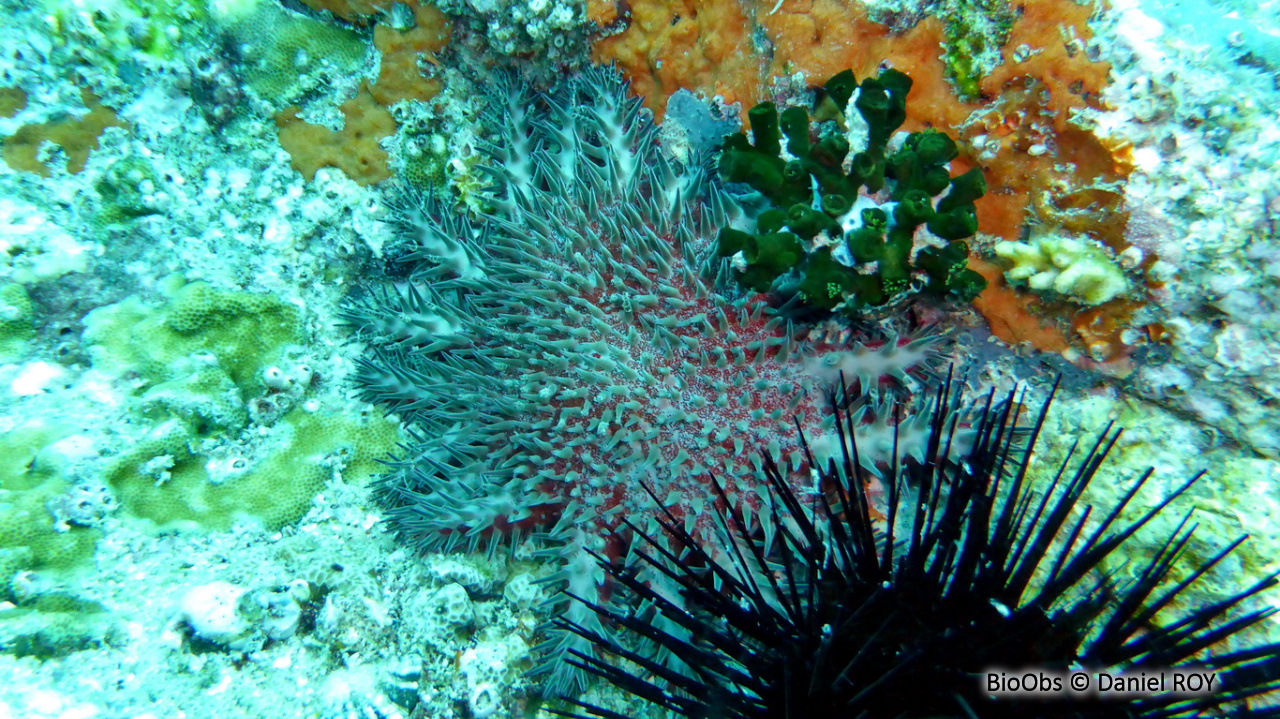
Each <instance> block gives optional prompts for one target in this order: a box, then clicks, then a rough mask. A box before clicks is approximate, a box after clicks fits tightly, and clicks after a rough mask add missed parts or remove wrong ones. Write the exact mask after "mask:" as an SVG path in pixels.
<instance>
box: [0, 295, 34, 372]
mask: <svg viewBox="0 0 1280 719" xmlns="http://www.w3.org/2000/svg"><path fill="white" fill-rule="evenodd" d="M32 311H33V306H32V304H31V298H30V297H28V296H27V291H26V289H25V288H23V286H22V285H19V284H8V285H4V286H0V361H6V360H11V359H14V358H15V357H17V356H18V355H20V354H22V351H23V350H24V349H25V348H26V346H27V340H29V339H31V337H32V336H34V335H35V324H34V321H33V318H32Z"/></svg>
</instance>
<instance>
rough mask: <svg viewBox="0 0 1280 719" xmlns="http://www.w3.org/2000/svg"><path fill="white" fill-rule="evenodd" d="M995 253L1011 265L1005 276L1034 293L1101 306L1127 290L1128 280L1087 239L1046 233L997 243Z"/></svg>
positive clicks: (1096, 244) (1104, 252)
mask: <svg viewBox="0 0 1280 719" xmlns="http://www.w3.org/2000/svg"><path fill="white" fill-rule="evenodd" d="M995 253H996V256H998V257H1001V258H1003V259H1005V260H1007V261H1009V262H1011V263H1012V264H1013V267H1012V268H1010V269H1009V270H1007V271H1005V273H1004V276H1005V279H1007V280H1009V281H1010V282H1013V283H1019V282H1026V284H1027V286H1028V287H1030V288H1031V289H1033V290H1036V291H1037V292H1047V291H1053V292H1057V293H1058V294H1060V295H1063V296H1065V297H1067V298H1069V299H1072V300H1075V301H1076V302H1079V303H1081V304H1086V305H1100V304H1102V303H1103V302H1107V301H1110V300H1112V299H1115V298H1116V297H1117V296H1119V295H1121V294H1123V293H1124V292H1126V291H1127V290H1128V289H1129V280H1128V279H1127V278H1126V277H1125V276H1124V271H1123V270H1121V269H1120V267H1119V266H1118V265H1117V264H1116V263H1115V261H1114V260H1113V259H1111V256H1110V255H1109V254H1108V252H1107V250H1106V249H1105V248H1103V247H1102V246H1101V245H1100V244H1098V243H1096V242H1093V241H1091V240H1086V239H1082V238H1080V239H1077V238H1070V237H1056V236H1045V237H1038V238H1034V239H1032V240H1031V241H1029V242H1007V241H1006V242H1000V243H997V244H996V246H995Z"/></svg>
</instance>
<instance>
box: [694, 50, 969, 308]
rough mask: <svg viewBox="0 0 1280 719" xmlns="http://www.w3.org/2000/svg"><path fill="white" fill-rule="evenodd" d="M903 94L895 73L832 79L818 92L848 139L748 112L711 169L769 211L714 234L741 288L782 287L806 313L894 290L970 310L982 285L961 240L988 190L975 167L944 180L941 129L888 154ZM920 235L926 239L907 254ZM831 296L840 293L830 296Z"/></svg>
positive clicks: (857, 303)
mask: <svg viewBox="0 0 1280 719" xmlns="http://www.w3.org/2000/svg"><path fill="white" fill-rule="evenodd" d="M910 90H911V79H910V78H909V77H907V76H906V75H904V74H903V73H901V72H898V71H896V70H885V71H883V72H882V73H880V75H879V76H877V77H874V78H866V79H864V80H863V81H862V82H861V83H858V82H857V81H856V79H855V78H854V76H853V73H852V72H849V71H845V72H842V73H840V74H838V75H836V76H834V77H832V78H831V79H830V80H828V81H827V83H826V85H825V87H824V88H823V91H824V93H825V97H826V98H827V99H829V100H830V101H831V102H834V103H835V104H836V105H837V106H838V107H842V108H846V110H845V117H846V120H847V124H848V125H849V126H850V128H846V129H850V130H851V131H850V132H849V134H848V136H846V134H845V132H844V131H839V132H835V131H833V128H832V126H831V123H825V124H820V125H819V126H818V127H817V136H816V137H815V136H814V134H813V130H814V128H813V127H811V121H810V117H809V115H808V113H807V112H806V111H805V110H804V109H803V108H800V107H789V108H786V109H785V110H783V111H782V112H781V114H779V112H778V109H777V107H776V106H775V105H774V104H773V103H769V102H766V103H761V104H759V105H757V106H756V107H754V108H752V109H751V111H750V112H748V114H747V117H748V120H749V122H750V124H751V136H750V139H748V136H747V134H745V133H738V134H736V135H733V136H731V137H729V138H727V139H726V140H725V143H724V145H723V147H722V151H721V154H720V172H721V175H722V176H723V177H724V178H725V180H727V181H728V182H732V183H743V184H746V185H749V186H751V188H752V189H754V190H756V191H757V192H759V193H760V194H762V195H764V196H765V198H767V199H768V200H769V201H770V203H772V205H773V207H772V208H770V209H767V210H765V211H763V212H761V213H760V214H759V215H758V216H757V217H756V218H755V219H756V227H755V232H754V233H752V232H744V231H742V230H740V229H734V228H725V229H724V230H722V231H721V234H720V238H719V241H720V247H719V251H720V254H721V256H724V257H731V258H733V266H734V269H735V271H736V276H737V278H738V280H739V281H740V282H741V283H742V284H743V285H745V286H747V287H749V288H751V289H753V290H755V291H757V292H766V291H769V290H777V289H780V287H781V286H782V285H788V284H789V285H790V287H791V288H792V289H795V290H798V291H799V292H800V293H801V295H802V296H803V297H804V298H805V299H806V300H807V301H808V302H809V303H810V304H812V305H813V306H815V307H819V308H821V309H826V310H836V309H843V310H846V311H851V312H857V311H860V310H864V309H867V308H871V307H876V306H879V305H883V304H885V303H886V302H889V301H890V300H892V299H894V298H895V297H898V296H900V295H903V294H904V293H912V292H923V293H926V294H929V295H933V296H936V297H949V298H953V299H958V300H961V301H970V300H972V299H973V298H974V297H976V296H977V294H978V293H979V292H981V291H982V289H983V288H984V287H985V284H986V283H985V281H984V280H983V279H982V277H981V276H980V275H978V274H977V273H976V272H973V271H971V270H969V269H968V268H967V266H966V264H967V261H968V245H967V244H966V243H964V242H963V241H962V240H964V239H966V238H969V237H972V236H973V235H974V234H975V233H976V232H977V229H978V220H977V210H976V208H975V207H974V204H973V203H974V201H975V200H977V199H978V198H980V197H982V195H983V194H984V193H985V192H986V182H985V181H984V179H983V176H982V172H981V170H978V169H976V168H975V169H972V170H969V171H968V172H966V173H964V174H962V175H959V176H957V177H954V178H953V177H951V173H950V171H949V170H948V168H947V163H949V162H951V161H952V160H954V159H955V158H956V157H957V156H958V155H959V149H958V148H957V147H956V144H955V142H954V141H953V140H952V139H951V138H950V137H948V136H947V135H946V134H944V133H941V132H937V131H934V130H927V131H924V132H915V133H911V134H910V135H908V136H907V137H906V139H905V141H903V142H902V143H901V145H900V146H899V147H898V148H897V149H896V150H893V151H892V152H890V139H891V138H892V137H893V135H894V133H895V132H896V131H897V129H898V128H899V127H900V126H901V125H902V123H903V122H904V121H905V120H906V97H907V93H908V92H909V91H910ZM854 113H856V114H857V115H858V116H860V117H861V120H862V123H863V124H865V128H864V129H865V133H864V134H865V137H859V133H858V132H855V131H852V129H853V128H852V126H853V125H855V124H856V123H857V118H855V117H854ZM784 139H785V142H786V155H785V156H784V155H783V154H782V143H783V140H784ZM862 140H865V147H864V148H862V149H860V150H859V151H858V152H856V153H855V154H854V155H853V156H852V157H848V155H849V152H850V148H851V142H853V143H861V142H862ZM846 158H848V168H849V169H848V170H847V171H846V170H845V162H846ZM939 195H941V198H940V199H939V198H938V196H939ZM922 228H924V229H927V230H928V232H929V233H930V234H932V235H933V238H932V239H930V238H925V241H926V246H924V247H922V248H919V249H918V250H917V247H916V244H917V235H918V234H919V232H920V230H921V229H922ZM824 237H825V239H823V238H824ZM937 245H941V246H937ZM748 247H754V248H756V251H754V252H747V251H746V249H747V248H748ZM760 248H766V249H763V250H761V249H760ZM783 248H785V250H784V249H783ZM913 254H914V255H915V258H914V259H913ZM855 264H857V265H860V267H854V266H853V265H855ZM871 264H874V265H875V267H874V268H871V267H867V266H868V265H871ZM780 283H781V285H780ZM831 288H839V292H838V293H837V294H836V295H833V294H832V292H831V291H830V290H831Z"/></svg>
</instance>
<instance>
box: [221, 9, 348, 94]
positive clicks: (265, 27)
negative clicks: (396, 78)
mask: <svg viewBox="0 0 1280 719" xmlns="http://www.w3.org/2000/svg"><path fill="white" fill-rule="evenodd" d="M211 9H212V13H213V16H214V19H215V22H216V23H217V24H218V25H219V26H220V27H221V28H223V29H224V31H225V32H226V34H227V36H228V38H229V39H230V40H233V41H234V42H235V44H236V48H237V50H238V51H239V52H240V60H241V64H240V68H239V69H240V70H241V72H242V73H243V75H244V77H245V80H246V81H247V82H248V85H249V87H251V88H253V90H254V91H255V92H257V93H258V95H259V96H260V97H261V98H262V99H264V100H266V101H268V102H271V103H274V104H279V105H284V104H287V103H290V102H293V101H295V100H296V99H298V97H299V96H300V95H301V94H302V93H304V92H306V91H307V90H309V89H311V88H312V87H315V86H317V85H319V84H322V83H323V82H324V80H325V78H328V79H330V80H333V79H336V78H340V77H348V76H350V75H352V74H353V73H355V72H356V71H357V70H358V69H359V66H360V64H361V62H363V60H364V57H365V54H366V53H367V51H368V48H369V43H368V42H366V41H365V40H364V39H363V38H361V37H360V35H358V34H357V33H355V32H352V31H351V30H348V29H346V28H342V27H337V26H335V25H330V24H328V23H324V22H321V21H319V20H315V19H313V18H310V17H307V16H305V15H302V14H301V13H296V12H293V11H291V10H286V9H285V8H283V7H280V6H279V5H277V4H275V3H274V2H265V1H263V2H258V1H255V0H223V1H220V2H215V3H213V6H212V8H211Z"/></svg>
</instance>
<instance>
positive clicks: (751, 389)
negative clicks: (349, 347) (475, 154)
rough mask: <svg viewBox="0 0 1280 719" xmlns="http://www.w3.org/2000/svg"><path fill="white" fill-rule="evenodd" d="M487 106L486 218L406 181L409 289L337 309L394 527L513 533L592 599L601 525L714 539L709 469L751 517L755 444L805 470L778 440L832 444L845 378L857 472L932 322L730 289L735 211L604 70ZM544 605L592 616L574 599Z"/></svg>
mask: <svg viewBox="0 0 1280 719" xmlns="http://www.w3.org/2000/svg"><path fill="white" fill-rule="evenodd" d="M489 102H490V106H491V108H490V111H489V114H488V117H487V122H488V124H489V125H490V127H492V128H493V130H494V133H495V138H494V140H493V143H492V145H491V146H490V147H489V148H488V154H489V156H490V158H491V162H490V167H489V171H490V172H491V173H492V175H493V177H494V179H495V181H496V187H495V188H494V189H493V190H492V192H491V195H490V196H489V198H488V200H487V202H488V204H489V206H490V207H492V208H493V209H492V212H491V213H489V214H487V215H484V216H482V217H481V218H480V220H479V221H478V222H475V223H473V222H471V221H469V220H466V219H464V218H463V217H461V216H458V215H455V214H454V213H453V212H451V211H450V210H448V209H446V208H444V207H442V206H440V205H439V204H438V203H437V202H435V201H434V200H433V199H432V198H430V197H423V196H415V195H408V196H406V197H405V198H404V200H403V201H402V202H401V203H400V204H399V205H398V206H397V207H396V208H395V215H396V218H395V220H394V221H395V222H396V223H397V224H398V226H399V227H400V228H401V230H402V231H403V233H404V234H405V237H406V239H407V240H408V241H409V242H408V244H409V251H408V253H407V254H406V255H405V256H404V257H403V258H402V260H403V262H404V263H405V264H406V265H407V267H406V269H407V271H408V275H407V280H404V281H401V282H397V283H394V284H388V285H380V286H379V285H375V286H372V287H369V288H367V290H366V292H365V293H364V295H363V296H362V297H359V298H357V299H355V300H353V301H352V302H351V303H350V304H349V305H348V307H347V310H346V316H347V319H348V322H349V323H350V324H351V325H352V326H353V327H355V328H357V337H358V339H359V340H360V341H362V342H364V343H366V344H367V345H368V347H369V351H368V353H367V354H366V356H365V358H364V360H363V362H362V363H361V368H360V373H359V382H360V383H361V384H362V385H363V390H364V395H365V396H366V397H367V398H368V399H370V400H372V401H375V402H378V403H380V404H381V405H382V406H383V407H385V408H386V409H388V410H389V411H394V412H397V413H400V414H401V416H402V417H403V419H405V420H406V422H407V424H408V426H409V427H410V428H411V430H410V431H411V432H412V433H413V437H414V438H413V440H412V441H411V442H410V443H409V445H408V446H407V447H406V450H405V453H404V455H403V456H402V457H401V458H400V459H399V460H398V461H396V462H394V463H393V470H392V471H391V472H390V473H389V474H387V475H386V476H385V477H384V478H383V479H382V480H381V482H380V489H381V495H382V497H383V499H384V501H385V503H386V504H387V505H388V507H389V518H390V521H391V522H392V523H393V525H394V526H395V528H396V529H397V530H398V532H399V533H400V534H401V535H402V536H404V537H405V538H407V539H409V540H411V541H412V542H414V543H415V544H416V545H417V546H419V547H421V548H424V549H428V550H448V549H452V548H464V547H465V548H471V549H475V548H478V547H487V548H489V549H490V551H492V550H493V549H494V548H495V547H496V546H497V545H499V544H502V543H506V544H508V545H509V546H513V547H517V546H521V545H522V544H523V541H524V539H525V538H530V539H532V540H533V542H534V545H533V546H534V547H536V548H538V549H539V551H541V552H542V553H544V554H547V555H550V556H556V555H558V556H559V558H560V561H561V562H562V571H561V572H560V573H559V574H558V575H557V579H558V580H559V581H561V582H563V583H564V586H568V587H569V588H571V589H572V591H573V592H574V593H575V594H578V595H580V596H593V597H597V598H598V599H599V600H600V601H608V600H607V597H608V593H607V589H606V586H605V577H604V574H603V573H602V571H601V570H600V568H599V567H598V566H597V565H596V563H595V561H594V560H593V559H592V557H591V555H590V554H589V553H588V551H594V552H608V553H610V554H620V553H623V552H625V551H626V549H627V548H626V546H625V545H624V544H622V543H619V542H616V541H615V542H610V541H609V539H608V537H610V536H613V535H614V530H616V529H617V528H618V527H619V526H620V521H621V518H622V517H630V518H632V519H633V521H636V522H639V523H641V524H642V525H643V526H646V527H648V528H650V529H653V528H656V526H657V525H656V522H657V519H658V511H659V507H660V506H661V507H665V510H666V511H669V512H671V513H672V514H673V515H674V516H677V517H679V518H680V520H681V521H682V522H685V523H687V526H688V527H689V529H690V531H692V532H694V533H695V534H702V533H704V532H707V531H710V527H709V526H708V525H706V523H705V522H704V521H703V520H704V518H705V513H704V511H703V510H704V509H705V506H706V503H707V502H708V496H709V495H708V486H709V485H708V482H709V481H710V477H711V475H712V474H713V473H714V474H715V475H716V476H719V477H720V478H721V481H722V482H724V483H725V485H726V488H727V489H726V491H727V492H728V494H729V496H730V497H731V498H732V499H733V502H734V503H735V505H736V506H737V507H738V508H739V509H740V510H741V511H742V512H744V513H746V514H748V515H750V516H757V515H758V514H759V513H761V512H764V508H763V506H762V504H761V502H762V497H763V494H762V490H763V486H764V485H763V477H762V475H761V474H760V470H761V466H760V462H759V458H758V457H753V456H752V455H751V454H749V453H748V451H747V448H748V447H750V446H752V445H754V444H758V445H762V446H765V447H768V448H770V451H771V452H772V454H771V456H772V457H773V459H774V460H775V461H776V462H778V463H779V464H780V465H782V466H787V467H789V468H791V469H792V470H794V471H795V473H796V474H795V477H794V481H796V482H797V484H798V485H807V483H808V482H809V474H808V471H807V470H806V469H804V467H805V465H806V462H805V460H804V458H803V457H802V456H801V454H800V453H798V452H792V453H789V454H784V453H782V451H781V448H780V446H779V445H778V443H777V439H776V437H777V435H778V432H779V430H781V431H787V430H789V429H790V428H791V427H793V423H794V422H797V421H798V422H799V423H800V424H801V426H803V427H805V428H806V432H808V433H809V434H810V436H812V437H814V438H815V444H816V445H822V446H825V447H828V448H834V447H835V446H836V444H837V440H836V438H835V436H834V430H833V429H832V427H831V425H830V424H829V418H828V417H827V415H826V413H825V412H823V411H822V409H821V407H822V406H823V402H824V396H825V395H826V393H827V392H828V391H830V389H831V388H832V387H834V386H836V385H837V384H839V383H840V381H841V373H843V374H844V377H846V378H847V380H848V381H850V382H856V383H857V385H858V386H859V387H861V388H862V390H864V391H866V392H868V393H870V396H868V397H866V398H864V399H863V400H862V402H861V404H860V408H859V409H858V418H859V428H858V432H859V434H860V436H863V437H864V439H865V442H866V446H867V447H872V446H874V447H875V448H876V451H874V452H871V451H869V452H868V453H867V454H866V455H865V460H866V462H867V465H868V467H873V466H875V465H876V463H877V462H880V461H884V460H886V459H889V458H891V457H892V456H893V451H894V447H895V445H894V443H892V442H889V443H886V442H885V441H884V437H885V436H886V435H887V434H890V432H889V430H891V429H892V427H893V425H894V420H893V419H892V418H891V417H890V416H889V414H888V408H887V406H886V405H885V404H884V403H882V402H880V401H879V400H878V399H876V398H875V394H874V392H875V391H876V390H878V389H879V388H880V387H881V385H882V384H891V385H897V386H905V387H908V388H914V387H916V386H917V384H918V381H917V380H918V379H919V378H921V377H924V376H928V375H931V374H932V372H933V370H934V369H935V368H936V365H937V363H938V361H939V355H940V351H939V346H938V345H939V341H940V338H939V337H938V336H937V335H936V334H933V335H931V334H928V333H927V332H922V331H920V330H919V329H915V328H911V327H910V326H901V327H899V331H897V332H894V333H878V334H874V335H870V334H866V333H863V334H861V335H859V334H858V333H857V332H856V331H855V330H854V329H853V328H851V327H850V326H847V325H843V324H839V323H836V322H834V321H829V322H826V323H824V324H821V325H813V326H808V327H804V328H800V327H797V326H795V325H793V324H792V322H791V321H790V320H789V319H788V318H787V317H786V316H785V314H784V313H783V312H782V311H780V309H779V308H778V307H776V306H774V305H772V304H771V303H770V300H769V298H768V297H766V296H764V295H760V294H754V293H743V292H742V291H741V290H738V289H737V288H736V287H734V284H735V283H733V282H732V281H731V280H730V278H729V277H728V273H727V270H728V268H727V264H726V263H725V262H723V261H719V260H716V259H715V257H714V251H715V239H714V238H715V233H716V229H717V228H718V227H723V226H725V225H726V224H728V223H729V222H730V221H731V220H732V219H733V217H734V216H735V215H736V214H738V212H739V209H738V208H737V207H736V206H735V205H734V203H733V202H732V201H731V200H730V198H729V197H728V196H727V195H726V194H725V193H724V192H723V191H722V190H721V189H720V188H719V187H718V186H717V184H716V182H715V180H714V177H712V176H710V174H709V173H708V172H707V170H705V169H704V168H702V167H698V166H693V167H681V166H678V165H676V164H674V163H673V161H671V160H669V159H667V157H666V156H665V155H664V154H663V153H662V151H661V149H660V148H659V147H658V146H657V136H656V135H657V133H656V127H655V125H654V124H653V123H652V121H651V120H650V119H649V117H647V112H646V111H645V110H643V108H642V107H641V106H640V103H639V101H638V100H635V99H629V98H628V97H627V87H626V85H625V84H624V83H623V82H622V81H621V79H620V78H619V77H618V75H617V73H616V71H613V70H611V69H593V70H590V71H586V72H584V73H582V74H580V75H578V76H575V77H574V78H573V79H572V80H571V81H570V82H568V83H566V85H565V86H563V87H561V88H559V89H557V90H556V91H554V92H553V93H551V94H550V95H548V96H539V97H534V96H531V95H530V94H528V93H526V92H525V91H523V90H522V89H520V88H519V87H517V86H516V85H515V83H514V82H513V81H508V83H507V84H506V86H505V87H501V88H500V90H499V91H498V92H496V93H494V94H493V95H491V96H490V97H489ZM824 418H827V419H824ZM898 428H899V432H900V437H901V441H900V442H899V443H898V445H897V449H898V453H899V457H905V456H916V455H918V454H919V453H920V452H921V451H923V450H924V447H923V445H921V444H920V443H919V442H918V441H917V440H918V439H919V437H920V432H919V427H917V426H916V423H915V422H914V421H913V420H912V419H911V418H907V419H904V420H902V421H901V422H900V423H899V424H898ZM639 480H643V481H645V482H647V483H649V484H650V485H651V486H654V487H656V488H657V494H658V500H657V501H654V499H653V498H651V497H649V496H648V495H646V494H644V493H643V492H640V491H638V489H637V488H638V486H639V485H638V481H639ZM760 516H762V517H763V516H767V512H764V514H763V515H760ZM766 521H767V520H766ZM534 530H537V533H536V534H535V535H533V536H530V532H532V531H534ZM564 611H565V612H567V613H568V614H567V615H568V616H570V617H571V618H572V619H573V621H575V622H581V623H584V624H586V625H591V626H597V625H595V624H594V623H593V619H592V615H591V613H590V612H588V611H585V610H584V609H583V608H582V607H578V608H576V609H575V608H572V607H569V608H565V609H564ZM597 629H599V630H600V631H604V629H603V627H598V626H597ZM570 649H576V650H578V651H587V646H586V644H585V642H583V641H582V640H581V639H579V638H576V637H573V636H572V635H568V634H564V633H560V634H558V635H555V636H553V637H552V639H551V640H550V642H549V643H548V645H547V646H546V647H544V652H545V664H544V669H545V670H546V671H548V672H550V674H551V676H550V677H549V678H548V684H547V691H548V692H549V693H552V694H557V693H570V692H573V691H576V690H577V689H579V688H580V687H581V676H580V675H578V674H577V673H575V671H574V670H573V669H572V668H571V667H569V666H568V665H565V664H563V663H562V662H560V661H559V659H560V658H561V657H562V656H563V655H564V653H565V652H566V651H568V650H570Z"/></svg>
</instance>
